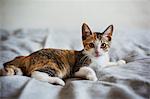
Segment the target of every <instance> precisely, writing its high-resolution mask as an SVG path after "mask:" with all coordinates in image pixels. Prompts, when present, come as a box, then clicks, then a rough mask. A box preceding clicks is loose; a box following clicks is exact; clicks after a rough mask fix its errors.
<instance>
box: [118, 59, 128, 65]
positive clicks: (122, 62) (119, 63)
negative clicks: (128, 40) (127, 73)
mask: <svg viewBox="0 0 150 99" xmlns="http://www.w3.org/2000/svg"><path fill="white" fill-rule="evenodd" d="M117 64H118V65H123V64H126V61H125V60H119V61H118V62H117Z"/></svg>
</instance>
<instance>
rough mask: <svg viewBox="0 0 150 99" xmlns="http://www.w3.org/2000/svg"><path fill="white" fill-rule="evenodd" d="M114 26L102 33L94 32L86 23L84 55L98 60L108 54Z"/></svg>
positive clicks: (83, 37) (83, 34) (83, 30)
mask: <svg viewBox="0 0 150 99" xmlns="http://www.w3.org/2000/svg"><path fill="white" fill-rule="evenodd" d="M112 32H113V25H110V26H108V27H107V28H106V30H105V31H104V32H102V33H100V32H92V31H91V29H90V28H89V26H88V25H87V24H85V23H83V25H82V41H83V46H84V53H85V54H87V55H88V56H89V57H93V58H98V57H100V56H101V55H103V54H105V53H107V52H108V51H109V49H110V44H111V40H112Z"/></svg>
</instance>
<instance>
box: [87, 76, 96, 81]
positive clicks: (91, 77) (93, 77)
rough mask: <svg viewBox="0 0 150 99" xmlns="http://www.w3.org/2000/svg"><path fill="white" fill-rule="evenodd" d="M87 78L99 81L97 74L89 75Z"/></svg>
mask: <svg viewBox="0 0 150 99" xmlns="http://www.w3.org/2000/svg"><path fill="white" fill-rule="evenodd" d="M86 79H88V80H91V81H97V80H98V79H97V77H96V75H87V76H86Z"/></svg>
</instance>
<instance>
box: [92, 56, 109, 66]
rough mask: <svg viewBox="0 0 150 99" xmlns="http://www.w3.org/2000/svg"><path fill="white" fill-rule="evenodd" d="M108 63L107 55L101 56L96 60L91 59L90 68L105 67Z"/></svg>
mask: <svg viewBox="0 0 150 99" xmlns="http://www.w3.org/2000/svg"><path fill="white" fill-rule="evenodd" d="M108 62H109V55H107V54H106V55H102V56H100V57H98V58H91V64H90V66H97V65H98V66H101V67H103V66H105V65H106V64H107V63H108Z"/></svg>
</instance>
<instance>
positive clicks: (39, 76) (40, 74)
mask: <svg viewBox="0 0 150 99" xmlns="http://www.w3.org/2000/svg"><path fill="white" fill-rule="evenodd" d="M31 77H32V78H35V79H37V80H40V81H44V82H49V83H51V84H54V83H55V84H59V85H62V86H64V85H65V82H64V81H63V80H62V79H60V78H58V77H50V76H49V75H48V74H46V73H43V72H39V71H34V72H33V73H32V74H31Z"/></svg>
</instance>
